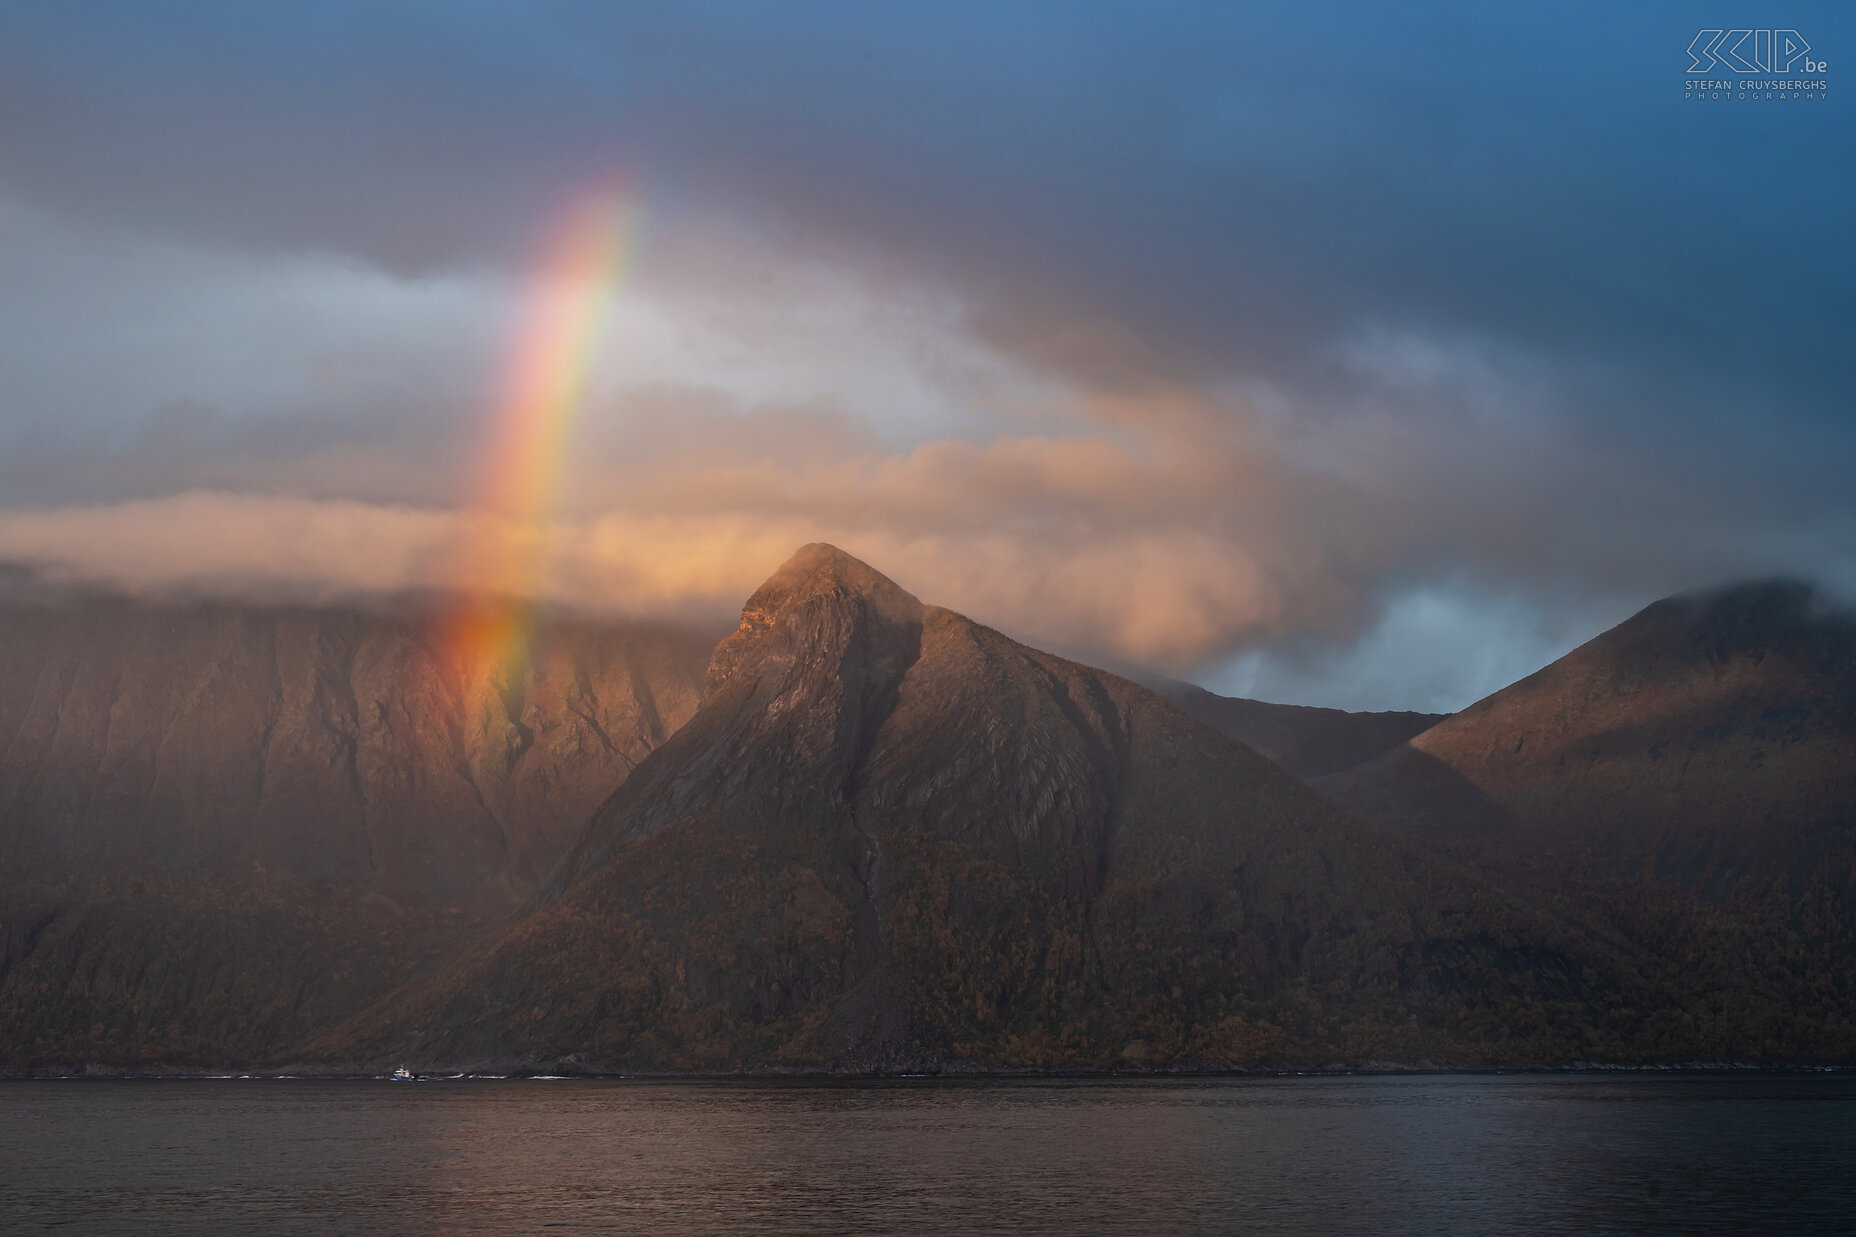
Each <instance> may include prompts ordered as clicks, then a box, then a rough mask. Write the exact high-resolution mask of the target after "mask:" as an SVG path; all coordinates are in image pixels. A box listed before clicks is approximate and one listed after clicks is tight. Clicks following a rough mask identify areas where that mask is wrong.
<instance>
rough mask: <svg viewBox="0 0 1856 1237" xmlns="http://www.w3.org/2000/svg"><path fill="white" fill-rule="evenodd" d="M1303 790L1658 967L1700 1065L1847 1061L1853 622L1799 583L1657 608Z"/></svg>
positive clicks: (1855, 855)
mask: <svg viewBox="0 0 1856 1237" xmlns="http://www.w3.org/2000/svg"><path fill="white" fill-rule="evenodd" d="M1321 785H1322V786H1323V787H1324V788H1325V789H1326V790H1327V791H1328V792H1329V793H1330V794H1331V795H1332V796H1333V797H1334V798H1335V799H1336V800H1337V801H1338V802H1340V803H1342V804H1345V805H1346V806H1348V807H1349V808H1351V809H1353V810H1354V811H1355V812H1357V813H1359V814H1361V815H1363V816H1367V817H1370V818H1372V819H1375V820H1378V821H1380V822H1382V823H1384V824H1386V825H1387V826H1389V827H1392V828H1394V829H1396V830H1399V831H1400V832H1402V833H1404V834H1405V835H1406V836H1409V837H1411V838H1413V839H1415V840H1419V841H1422V842H1423V843H1425V844H1426V845H1429V846H1431V847H1433V848H1435V849H1437V850H1439V851H1441V852H1442V853H1444V854H1447V855H1449V856H1451V857H1453V858H1456V859H1458V860H1461V861H1463V862H1466V863H1469V864H1472V865H1474V866H1475V867H1477V868H1478V869H1479V870H1480V871H1482V872H1484V873H1485V874H1488V875H1490V876H1491V877H1493V878H1495V879H1496V880H1498V881H1499V882H1500V883H1501V884H1502V885H1503V886H1504V887H1505V888H1507V889H1509V890H1511V891H1513V892H1515V893H1517V894H1519V895H1521V896H1524V897H1527V898H1529V899H1531V900H1534V901H1537V902H1543V903H1546V904H1550V905H1553V906H1555V907H1556V908H1558V909H1560V910H1562V911H1563V912H1566V913H1571V914H1576V915H1577V916H1579V917H1582V918H1583V919H1584V920H1585V921H1588V922H1590V923H1592V924H1593V925H1595V927H1596V928H1597V929H1598V930H1602V931H1603V932H1605V933H1606V934H1607V935H1608V936H1611V937H1612V938H1613V939H1615V940H1618V941H1619V942H1620V943H1621V945H1623V946H1624V947H1625V948H1629V949H1641V950H1646V951H1651V952H1654V953H1655V954H1657V955H1658V956H1661V957H1665V958H1668V959H1669V960H1670V961H1671V962H1672V963H1673V964H1675V965H1676V966H1678V967H1679V968H1680V970H1681V972H1682V974H1683V976H1684V982H1685V983H1686V984H1687V985H1688V986H1689V988H1690V989H1691V991H1692V992H1693V994H1694V998H1695V999H1694V1001H1693V1004H1694V1005H1695V1006H1696V1008H1697V1009H1700V1010H1703V1011H1707V1012H1705V1014H1704V1015H1703V1018H1704V1021H1705V1023H1706V1024H1707V1025H1708V1026H1709V1028H1710V1029H1709V1037H1710V1038H1711V1039H1712V1040H1713V1041H1715V1042H1716V1043H1717V1044H1718V1045H1719V1049H1718V1051H1719V1053H1720V1055H1723V1056H1728V1055H1731V1056H1740V1057H1749V1058H1764V1059H1772V1058H1780V1059H1787V1058H1789V1059H1840V1060H1850V1059H1856V617H1852V616H1851V615H1849V614H1847V613H1839V612H1837V611H1835V610H1833V609H1831V608H1830V607H1829V606H1827V605H1826V604H1825V603H1824V601H1823V600H1822V599H1821V598H1820V597H1819V596H1818V595H1817V594H1815V593H1814V592H1813V591H1812V590H1811V589H1810V588H1808V587H1806V586H1804V585H1801V584H1795V583H1786V582H1775V583H1764V584H1751V585H1743V586H1740V587H1736V588H1732V589H1727V590H1723V591H1720V592H1715V593H1710V594H1705V595H1697V596H1689V597H1676V598H1670V599H1668V600H1665V601H1660V602H1657V603H1656V604H1654V605H1652V606H1650V607H1649V608H1647V609H1645V610H1644V611H1642V612H1641V613H1639V614H1637V615H1636V616H1634V617H1633V618H1631V619H1629V620H1627V621H1626V622H1624V623H1622V624H1620V625H1619V626H1617V627H1615V628H1613V629H1612V630H1610V631H1608V632H1605V633H1604V634H1602V635H1600V636H1599V637H1597V638H1596V639H1594V640H1592V641H1590V642H1589V643H1587V644H1585V645H1583V646H1582V647H1580V648H1578V649H1575V650H1574V651H1573V652H1571V653H1569V654H1567V655H1566V656H1565V657H1563V658H1561V659H1560V660H1559V661H1557V662H1554V663H1553V664H1552V665H1550V666H1548V667H1546V668H1545V669H1543V670H1541V671H1539V672H1538V673H1536V674H1534V675H1531V676H1529V677H1528V678H1526V679H1523V680H1521V681H1520V682H1518V683H1516V684H1514V685H1512V686H1510V687H1508V688H1505V689H1503V690H1502V691H1500V692H1497V693H1495V694H1494V695H1493V696H1490V697H1488V698H1487V699H1485V700H1483V701H1480V702H1479V703H1477V704H1475V705H1472V706H1471V707H1470V708H1467V709H1465V710H1463V711H1462V712H1461V713H1458V714H1456V715H1454V716H1452V717H1450V718H1448V719H1447V720H1445V721H1443V722H1440V723H1439V724H1437V725H1436V726H1434V727H1432V728H1431V729H1429V730H1426V731H1424V732H1423V733H1422V734H1419V735H1417V736H1416V737H1414V738H1412V739H1411V740H1410V742H1409V743H1407V744H1405V745H1403V746H1401V747H1399V748H1397V749H1395V750H1394V751H1392V752H1389V753H1387V754H1385V755H1383V756H1381V757H1378V758H1377V759H1375V760H1373V761H1372V762H1370V763H1368V764H1366V765H1364V766H1363V767H1361V768H1359V769H1356V770H1352V771H1349V772H1345V773H1342V774H1339V775H1336V776H1333V777H1330V778H1327V779H1325V780H1323V781H1322V783H1321Z"/></svg>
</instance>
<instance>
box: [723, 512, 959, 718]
mask: <svg viewBox="0 0 1856 1237" xmlns="http://www.w3.org/2000/svg"><path fill="white" fill-rule="evenodd" d="M924 609H925V607H924V606H923V605H922V603H921V602H920V601H919V600H918V599H917V598H916V597H915V596H914V595H913V594H911V593H909V592H907V591H905V590H904V589H903V588H902V587H901V586H900V585H898V584H897V583H896V582H895V581H894V580H891V579H890V578H889V577H888V576H886V575H884V574H883V573H882V572H880V571H878V570H876V569H875V568H874V567H871V566H870V565H869V564H867V563H865V562H863V561H862V560H861V559H858V558H855V557H853V556H851V555H849V554H846V553H845V552H844V551H843V550H840V549H839V548H838V547H837V546H834V545H828V544H826V543H825V542H822V541H815V542H812V543H811V544H810V545H804V546H801V547H800V548H799V550H798V551H797V552H796V553H795V554H794V555H793V556H792V557H791V558H789V559H787V560H786V562H785V563H783V564H781V566H780V568H779V569H778V570H777V571H775V572H774V573H773V574H772V575H771V576H768V577H767V580H766V582H765V583H764V584H762V585H761V586H760V587H759V588H758V589H755V590H754V595H753V596H752V597H749V598H748V600H747V604H746V605H745V606H743V607H742V608H741V625H740V626H739V627H737V628H736V629H735V631H734V633H733V634H732V635H730V636H729V637H728V638H727V639H726V640H723V641H722V643H721V644H720V645H718V646H717V647H716V650H715V657H714V660H713V661H711V662H710V665H709V690H710V691H714V690H715V689H716V688H718V687H719V686H721V685H722V684H724V683H726V682H729V681H731V680H737V679H740V678H741V677H743V675H744V673H747V674H750V675H758V674H759V673H760V672H761V671H762V670H763V669H771V668H775V667H778V666H781V665H792V664H794V663H795V662H805V661H809V660H811V658H810V657H808V656H807V653H808V651H809V652H811V653H813V654H819V655H822V656H824V657H825V660H826V661H830V662H831V664H832V665H836V662H835V661H833V660H832V659H834V658H837V657H841V656H842V655H843V654H845V653H847V652H849V651H850V650H851V649H853V648H861V647H863V646H865V645H869V644H870V643H871V641H874V642H875V646H874V647H880V648H882V649H883V650H884V656H883V657H882V658H881V660H889V659H890V657H891V656H892V655H893V656H903V657H905V660H906V658H912V657H913V652H912V647H913V645H914V643H915V641H916V640H917V638H918V636H919V633H920V631H921V624H922V613H923V610H924ZM901 645H909V646H910V649H911V651H909V652H907V653H906V654H905V653H903V651H902V649H901V648H900V646H901ZM890 646H897V647H893V648H892V647H890ZM874 647H873V648H872V649H867V650H866V652H873V651H874ZM821 664H824V663H823V662H821ZM834 672H835V671H834Z"/></svg>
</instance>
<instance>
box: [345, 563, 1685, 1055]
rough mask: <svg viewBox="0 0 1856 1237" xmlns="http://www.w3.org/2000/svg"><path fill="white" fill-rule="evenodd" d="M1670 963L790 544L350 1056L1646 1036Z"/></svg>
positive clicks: (1607, 1049)
mask: <svg viewBox="0 0 1856 1237" xmlns="http://www.w3.org/2000/svg"><path fill="white" fill-rule="evenodd" d="M1658 982H1659V980H1658V979H1657V977H1656V976H1654V975H1648V976H1646V975H1643V974H1640V973H1639V962H1638V960H1633V959H1630V958H1626V957H1623V956H1621V955H1618V954H1616V953H1615V952H1613V951H1611V950H1610V949H1609V948H1608V947H1606V946H1603V945H1601V944H1598V943H1596V942H1595V941H1594V940H1592V939H1590V938H1589V937H1586V936H1582V935H1581V934H1580V933H1578V932H1575V931H1572V930H1569V929H1568V928H1566V927H1565V926H1564V925H1563V924H1561V923H1559V922H1558V921H1556V920H1555V919H1553V918H1551V917H1549V916H1542V915H1540V914H1537V913H1536V912H1533V911H1531V910H1529V909H1528V908H1527V907H1525V906H1524V905H1522V904H1521V903H1520V902H1518V901H1517V900H1515V899H1513V898H1512V897H1508V896H1505V895H1503V894H1501V893H1499V892H1498V891H1496V890H1494V889H1493V888H1491V887H1490V886H1488V885H1487V884H1485V883H1484V882H1482V881H1481V880H1479V879H1478V878H1476V877H1474V876H1472V875H1471V874H1469V873H1468V872H1467V871H1465V870H1463V869H1460V868H1458V867H1456V866H1454V865H1452V864H1449V863H1447V862H1441V861H1438V860H1436V859H1433V858H1430V857H1428V856H1426V855H1425V854H1424V853H1423V852H1421V851H1419V850H1417V849H1415V848H1413V847H1411V846H1409V845H1406V844H1404V843H1402V842H1400V841H1398V840H1397V839H1396V838H1394V837H1393V836H1391V835H1389V834H1386V833H1383V832H1381V831H1379V830H1377V829H1375V828H1373V827H1370V826H1363V825H1360V824H1358V823H1356V822H1354V821H1353V820H1352V819H1350V818H1348V817H1346V816H1344V815H1343V814H1341V813H1340V812H1338V811H1336V810H1335V809H1334V808H1333V807H1332V806H1330V805H1329V804H1327V803H1326V802H1325V801H1323V800H1321V799H1320V798H1319V797H1318V796H1316V795H1315V794H1314V793H1313V792H1311V791H1309V790H1308V789H1307V788H1306V787H1304V786H1302V785H1301V784H1300V783H1299V782H1297V781H1295V780H1294V779H1293V778H1291V777H1289V776H1288V775H1287V774H1286V773H1284V772H1283V771H1282V770H1280V769H1279V768H1277V767H1276V766H1275V765H1273V764H1272V763H1271V762H1269V761H1268V760H1266V759H1265V758H1263V757H1262V756H1259V755H1258V754H1257V753H1255V752H1254V751H1251V750H1250V749H1249V748H1246V747H1244V746H1243V745H1241V744H1239V743H1236V742H1235V741H1233V740H1231V739H1230V738H1228V737H1226V736H1224V735H1222V734H1219V733H1217V732H1216V731H1214V730H1212V729H1210V728H1208V727H1206V726H1204V725H1202V724H1200V723H1198V722H1196V721H1194V720H1193V719H1191V718H1190V717H1187V716H1186V715H1185V714H1183V713H1181V712H1180V711H1178V710H1177V709H1175V708H1173V707H1172V706H1171V705H1169V704H1167V703H1166V702H1165V701H1163V700H1161V699H1159V698H1158V697H1157V696H1155V695H1153V694H1152V693H1151V692H1148V691H1146V690H1145V689H1142V688H1140V687H1137V686H1136V685H1134V684H1132V683H1130V682H1128V681H1126V680H1123V679H1120V678H1117V677H1115V676H1112V675H1109V674H1105V673H1103V672H1100V671H1096V670H1092V669H1089V668H1087V667H1084V666H1080V665H1077V664H1075V663H1072V662H1068V661H1064V660H1062V659H1060V658H1056V657H1053V656H1050V655H1047V654H1043V653H1039V652H1037V651H1035V650H1032V649H1028V648H1025V647H1024V646H1022V645H1018V644H1015V643H1013V642H1012V641H1010V640H1008V639H1006V638H1004V637H1003V636H1001V635H999V634H998V633H997V632H994V631H992V630H990V629H988V628H985V627H981V626H979V625H977V624H975V623H972V622H970V621H968V620H966V619H964V618H962V617H960V616H959V615H956V614H953V613H950V612H948V611H946V610H940V609H937V608H934V607H930V606H923V605H922V604H921V603H920V602H918V601H917V600H916V599H915V598H913V597H911V596H910V595H908V594H907V593H905V592H903V591H902V590H901V589H899V588H897V587H896V586H895V585H894V584H892V583H891V582H890V581H888V580H886V579H884V578H883V577H882V576H880V575H878V574H877V573H875V572H873V571H871V570H870V568H868V567H866V566H865V565H864V564H862V563H859V562H857V561H856V560H854V559H851V558H849V557H848V556H846V555H844V554H842V553H841V552H839V551H837V550H834V549H832V548H831V547H829V546H809V547H807V548H806V549H804V550H802V551H800V553H799V554H798V555H796V556H795V557H794V559H793V560H792V561H791V562H789V563H788V564H787V565H786V566H785V567H784V568H782V569H781V570H780V571H779V572H778V573H777V574H776V575H775V576H774V577H773V578H772V579H770V580H769V581H768V583H767V584H766V585H765V586H763V587H762V588H761V589H760V591H759V592H757V593H756V594H755V595H754V597H753V598H751V599H750V600H749V602H748V604H747V607H746V609H745V610H744V611H743V614H742V622H741V626H740V629H739V630H738V631H737V632H736V633H735V634H734V635H732V636H730V637H729V638H728V639H727V640H725V641H724V642H723V643H722V644H721V645H720V646H719V647H718V648H717V650H716V654H715V659H714V661H713V663H712V665H711V668H710V673H709V681H708V689H707V693H706V695H705V697H704V701H703V704H702V707H701V708H700V709H699V710H698V711H697V713H696V716H695V717H694V718H693V719H692V720H691V721H690V723H689V724H688V725H687V726H685V727H684V728H683V730H681V731H680V732H678V733H677V734H676V735H675V736H674V737H673V738H672V739H671V740H670V741H669V742H668V743H666V744H665V745H664V746H663V747H661V748H659V749H658V750H657V751H656V752H654V753H653V754H652V756H651V757H650V758H648V759H647V760H646V761H645V762H644V764H642V765H641V766H640V767H639V769H638V771H637V772H636V773H635V774H634V775H633V776H632V777H631V778H630V779H628V780H627V782H626V783H625V785H624V786H623V787H621V788H620V790H619V791H618V792H617V793H616V794H615V795H614V796H613V798H612V800H611V801H610V802H608V803H607V804H606V805H605V806H604V807H603V808H602V809H601V810H600V812H599V813H598V814H597V816H596V817H595V818H594V820H593V822H592V825H591V827H590V828H589V830H588V832H587V834H586V836H585V838H584V839H583V840H582V842H581V843H580V844H579V845H578V846H577V847H576V848H575V850H574V851H573V853H572V854H571V855H570V856H569V858H568V860H567V861H566V862H565V863H564V864H563V865H562V867H561V869H560V870H559V871H558V872H557V874H556V876H555V878H554V879H553V880H552V881H551V882H550V884H549V887H548V888H547V890H545V891H544V894H543V896H542V898H541V899H540V900H539V902H538V903H537V905H536V906H535V908H534V909H533V911H532V912H531V913H530V914H529V915H527V916H526V917H525V918H523V919H521V920H519V921H518V922H517V923H516V924H514V925H513V926H512V927H511V928H510V929H509V930H507V932H506V933H505V935H504V936H503V937H502V939H501V940H499V941H498V942H496V943H495V944H494V945H493V946H490V947H487V948H486V949H485V951H484V952H483V953H482V954H481V955H480V956H479V957H477V958H475V959H474V960H472V961H470V962H469V963H468V964H466V965H464V966H463V967H461V968H460V969H459V970H457V971H456V972H453V973H452V974H450V975H448V976H446V977H445V978H444V979H443V980H441V981H436V982H433V983H431V984H428V985H425V986H424V987H422V988H419V989H418V990H416V991H415V992H414V993H412V994H411V995H410V996H408V997H407V998H405V999H404V1000H403V1001H401V1002H400V1003H399V1004H398V1005H397V1006H396V1007H395V1008H393V1009H392V1010H390V1011H387V1012H385V1013H384V1014H381V1015H378V1016H377V1017H378V1019H379V1028H378V1029H375V1026H374V1025H373V1023H374V1021H375V1017H370V1019H368V1020H364V1021H362V1022H357V1023H355V1024H353V1025H351V1026H350V1027H349V1028H347V1029H346V1030H345V1031H344V1032H343V1033H342V1034H340V1035H337V1036H335V1037H331V1038H330V1039H329V1040H326V1041H325V1042H324V1043H323V1045H322V1051H323V1052H324V1053H325V1054H326V1055H328V1056H332V1057H335V1058H338V1059H353V1058H354V1057H355V1056H375V1055H378V1056H383V1057H384V1056H386V1055H388V1054H392V1055H394V1056H397V1055H398V1054H400V1053H406V1054H407V1055H408V1057H409V1059H412V1060H414V1061H423V1062H426V1063H428V1064H432V1065H437V1064H440V1063H444V1064H447V1065H463V1064H485V1063H490V1062H497V1063H501V1064H511V1063H521V1062H528V1063H530V1064H537V1063H544V1062H546V1063H553V1064H554V1065H556V1066H560V1067H565V1068H574V1067H578V1068H606V1069H613V1068H656V1069H689V1068H711V1069H733V1068H780V1067H792V1068H825V1069H865V1068H879V1067H882V1068H893V1067H905V1066H907V1067H940V1066H946V1067H952V1068H959V1067H1011V1066H1041V1067H1053V1066H1076V1067H1103V1066H1113V1065H1117V1064H1136V1063H1138V1064H1147V1065H1171V1064H1186V1063H1195V1062H1196V1063H1208V1062H1225V1063H1242V1062H1256V1061H1308V1060H1321V1061H1330V1060H1362V1059H1399V1060H1407V1061H1412V1060H1420V1059H1426V1058H1432V1059H1436V1058H1452V1059H1465V1058H1477V1059H1496V1060H1512V1059H1540V1058H1554V1057H1557V1058H1565V1057H1571V1056H1595V1055H1620V1054H1630V1053H1636V1054H1638V1055H1645V1054H1648V1055H1655V1054H1656V1053H1658V1052H1669V1053H1675V1052H1680V1051H1683V1050H1684V1049H1685V1048H1687V1047H1688V1046H1689V1045H1687V1044H1680V1045H1678V1044H1676V1043H1674V1042H1673V1041H1671V1040H1669V1036H1671V1035H1672V1034H1679V1032H1680V1028H1679V1025H1678V1020H1676V1019H1673V1018H1672V1017H1671V1016H1670V1015H1668V1014H1667V1013H1666V1012H1662V1013H1659V1012H1657V1007H1658V1005H1659V1003H1666V1000H1665V998H1664V997H1660V996H1658V992H1659V991H1660V990H1659V989H1658V988H1657V986H1656V985H1657V983H1658Z"/></svg>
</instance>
